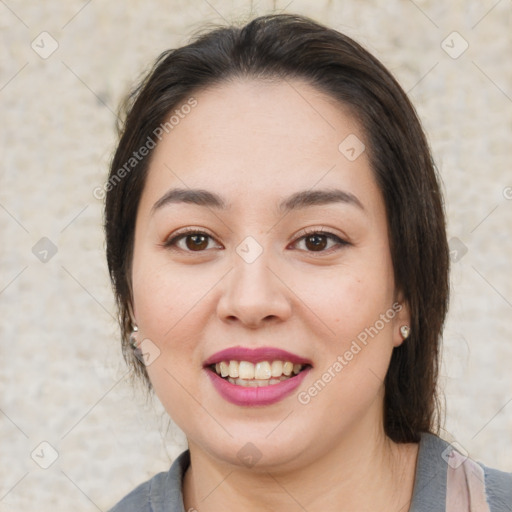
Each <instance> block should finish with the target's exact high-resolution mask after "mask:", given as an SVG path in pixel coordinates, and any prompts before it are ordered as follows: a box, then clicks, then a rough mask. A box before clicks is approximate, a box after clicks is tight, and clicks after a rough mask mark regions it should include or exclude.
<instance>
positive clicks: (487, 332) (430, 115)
mask: <svg viewBox="0 0 512 512" xmlns="http://www.w3.org/2000/svg"><path fill="white" fill-rule="evenodd" d="M270 12H293V13H301V14H305V15H308V16H310V17H312V18H314V19H316V20H317V21H320V22H322V23H325V24H328V25H329V26H331V27H333V28H336V29H338V30H340V31H342V32H345V33H346V34H348V35H350V36H352V37H353V38H355V39H356V40H357V41H359V42H360V43H361V44H363V46H365V47H366V48H367V49H369V50H370V51H371V52H372V53H374V54H375V55H376V56H377V57H378V58H380V59H381V60H382V61H383V62H384V64H385V65H386V66H387V67H388V68H389V69H390V70H391V71H392V72H393V73H394V74H395V76H396V77H397V79H398V80H399V82H400V83H401V85H402V86H403V88H404V89H405V90H406V91H407V92H408V94H409V96H410V97H411V99H412V101H413V103H414V104H415V106H416V108H417V110H418V113H419V115H420V117H421V119H422V121H423V123H424V127H425V129H426V131H427V133H428V137H429V141H430V143H431V146H432V149H433V152H434V156H435V159H436V162H437V164H438V167H439V170H440V173H441V176H442V179H443V182H444V192H445V195H446V209H447V214H448V222H449V223H448V235H449V239H450V247H451V257H452V264H453V268H452V278H451V279H452V300H451V310H450V315H449V320H448V323H447V326H446V330H445V337H444V346H443V365H442V371H441V380H440V385H441V388H442V389H443V391H444V394H445V398H446V421H445V424H444V431H443V436H444V437H445V438H446V439H448V440H449V441H455V442H456V443H458V446H459V447H460V448H461V449H463V450H466V451H467V452H469V454H470V455H471V456H472V457H473V458H475V459H476V460H479V461H482V462H484V463H486V464H487V465H489V466H494V467H497V468H500V469H503V470H508V471H512V385H511V384H512V377H511V372H510V368H511V362H512V236H511V235H512V171H511V164H512V140H511V134H512V66H510V56H511V55H512V30H511V27H512V2H511V0H481V1H476V0H469V1H468V0H453V1H450V2H444V1H441V0H415V1H412V0H391V1H387V0H367V1H355V0H346V1H342V0H329V1H327V0H318V1H315V2H313V1H309V2H307V1H302V0H291V1H290V0H283V1H281V0H279V1H277V0H276V1H264V0H262V1H246V0H244V1H242V0H189V1H184V0H183V1H179V0H167V1H164V0H149V1H148V0H144V1H142V0H134V1H131V2H129V3H128V2H121V1H120V0H110V1H106V0H88V1H84V0H70V1H66V2H64V1H48V2H44V3H43V2H29V1H28V0H0V38H1V43H0V112H1V118H0V119H1V123H0V148H1V159H0V234H1V235H0V236H1V243H0V336H1V342H0V461H1V463H0V510H1V511H4V510H5V511H11V510H12V511H16V512H26V511H32V510H38V511H40V510H52V511H54V512H59V511H64V510H66V511H67V510H70V509H71V508H73V509H74V510H80V511H89V510H90V511H95V510H107V509H108V508H109V507H110V506H112V505H113V504H114V503H115V502H116V501H117V500H119V499H120V498H121V497H122V496H124V495H125V494H126V493H127V492H128V491H129V490H131V489H132V488H133V487H134V486H135V485H137V484H138V483H140V482H142V481H144V480H146V479H148V478H149V477H151V476H152V475H153V474H155V473H156V472H158V471H162V470H166V469H167V468H168V467H169V465H170V463H171V461H172V460H173V459H174V458H175V457H176V455H177V454H179V453H180V452H181V451H182V450H183V449H184V447H185V440H184V437H183V434H182V433H181V432H180V431H179V430H178V429H177V427H175V426H173V425H172V423H170V422H169V420H168V418H167V416H166V415H165V413H164V412H163V411H162V408H161V406H160V405H159V404H158V403H157V401H156V400H153V399H150V400H146V398H145V396H144V393H143V392H141V391H140V390H138V389H137V387H134V386H133V385H132V384H131V382H130V379H129V377H128V375H127V369H126V366H125V364H124V362H123V360H122V357H121V353H120V348H119V335H118V329H117V325H116V321H115V309H114V303H113V296H112V293H111V289H110V283H109V280H108V274H107V269H106V264H105V258H104V238H103V232H102V227H101V225H102V206H103V205H102V201H101V200H99V199H97V198H96V197H95V196H94V195H93V191H94V190H95V188H97V187H98V186H102V184H103V183H104V182H105V180H106V175H107V166H108V162H109V160H110V158H111V155H112V151H113V149H114V146H115V142H116V134H115V121H116V111H117V107H118V104H119V101H120V100H121V98H122V97H123V95H124V94H125V93H126V92H127V91H128V90H129V88H130V86H131V85H132V84H133V83H134V81H135V80H136V79H137V78H138V77H140V76H141V73H143V72H144V71H145V70H147V69H148V67H149V66H150V64H151V63H152V61H153V60H154V59H155V58H156V56H157V55H159V54H160V52H162V51H163V50H165V49H167V48H170V47H175V46H179V45H183V44H185V43H186V42H187V41H188V40H189V37H190V35H191V34H192V32H193V31H195V30H197V29H199V28H200V27H201V26H202V25H203V23H205V22H213V23H223V24H225V23H243V22H245V21H247V20H248V19H250V18H252V17H254V16H256V15H262V14H266V13H270Z"/></svg>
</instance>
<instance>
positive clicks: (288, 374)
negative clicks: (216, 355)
mask: <svg viewBox="0 0 512 512" xmlns="http://www.w3.org/2000/svg"><path fill="white" fill-rule="evenodd" d="M209 368H210V370H211V371H213V372H215V373H216V374H217V375H218V376H219V377H222V378H223V379H225V380H227V381H228V382H230V383H231V384H234V385H236V386H242V387H247V388H249V387H253V388H255V387H264V386H273V385H275V384H279V383H280V382H283V381H285V380H289V379H292V378H293V377H295V376H296V375H298V374H299V373H300V372H302V371H304V370H305V369H307V368H310V365H308V364H297V363H295V364H294V363H292V362H291V361H280V360H274V361H260V362H258V363H251V362H249V361H235V360H230V361H221V362H219V363H216V364H212V365H210V366H209Z"/></svg>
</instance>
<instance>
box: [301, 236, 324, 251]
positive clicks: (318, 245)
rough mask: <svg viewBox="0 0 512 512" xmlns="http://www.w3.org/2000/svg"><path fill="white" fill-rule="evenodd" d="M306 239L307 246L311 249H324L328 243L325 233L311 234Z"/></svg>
mask: <svg viewBox="0 0 512 512" xmlns="http://www.w3.org/2000/svg"><path fill="white" fill-rule="evenodd" d="M305 241H306V247H307V248H308V249H309V250H311V251H322V250H323V249H325V247H326V245H327V238H326V237H325V236H324V235H318V234H315V235H310V236H308V237H307V238H306V240H305Z"/></svg>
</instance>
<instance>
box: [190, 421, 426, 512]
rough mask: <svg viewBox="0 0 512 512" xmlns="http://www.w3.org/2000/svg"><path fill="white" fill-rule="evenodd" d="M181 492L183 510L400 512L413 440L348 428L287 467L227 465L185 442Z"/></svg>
mask: <svg viewBox="0 0 512 512" xmlns="http://www.w3.org/2000/svg"><path fill="white" fill-rule="evenodd" d="M189 445H190V455H191V465H190V468H189V470H188V471H187V473H186V474H185V479H184V484H183V492H184V499H185V509H186V510H190V509H192V510H197V511H199V512H209V511H214V510H220V509H221V507H224V508H230V507H231V506H232V504H233V503H236V504H237V509H240V510H245V511H248V512H250V511H253V510H254V511H256V510H258V511H260V510H269V511H270V510H290V509H291V510H298V511H299V510H304V509H306V510H325V511H328V510H336V511H337V512H345V511H346V512H348V511H354V510H358V511H374V510H399V511H401V512H406V511H407V510H408V509H409V504H410V501H411V498H412V491H413V484H414V475H415V465H416V458H417V450H418V446H417V445H415V444H396V443H394V442H392V441H391V440H390V439H389V438H388V437H386V436H385V434H384V432H383V431H376V432H373V434H372V435H368V431H366V432H364V433H363V432H361V431H359V432H357V431H356V432H354V433H353V434H352V435H351V436H346V437H345V438H344V440H343V441H342V442H341V443H339V444H338V445H337V446H335V447H332V449H330V450H329V452H328V453H325V454H321V455H320V456H318V457H316V458H315V459H314V460H311V461H308V462H307V463H306V464H303V465H301V466H297V467H295V468H293V469H289V468H287V469H280V468H259V469H258V466H257V465H256V466H254V467H253V468H251V469H248V468H245V467H240V466H233V465H231V464H227V463H225V462H221V461H218V460H216V459H214V458H212V457H211V456H209V455H207V454H206V453H205V452H204V451H202V450H201V449H200V448H199V447H197V446H195V445H194V444H190V443H189Z"/></svg>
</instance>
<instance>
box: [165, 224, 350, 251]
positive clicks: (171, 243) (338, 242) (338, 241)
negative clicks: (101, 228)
mask: <svg viewBox="0 0 512 512" xmlns="http://www.w3.org/2000/svg"><path fill="white" fill-rule="evenodd" d="M190 235H204V236H207V237H209V238H210V239H212V240H214V238H213V236H212V235H210V234H209V233H207V232H205V231H201V230H199V229H195V228H185V229H183V230H182V231H181V232H179V233H177V234H176V235H175V236H173V237H172V238H169V239H168V240H167V241H166V242H165V243H164V244H163V247H165V248H168V249H171V250H179V251H183V252H187V253H194V252H197V253H201V252H205V251H206V250H207V249H203V250H200V251H192V250H190V249H183V248H181V247H178V246H177V244H178V242H179V241H180V240H185V239H186V237H187V236H190ZM312 235H321V236H324V237H326V238H328V239H330V240H332V241H334V242H335V246H338V248H342V247H344V246H347V245H350V242H347V241H346V240H343V239H342V238H340V237H339V236H337V235H335V234H334V233H330V232H329V231H324V230H323V229H318V228H308V229H305V230H304V231H303V233H302V234H301V235H300V236H299V237H298V238H297V239H296V240H295V242H294V244H297V243H298V242H300V241H303V240H305V239H307V238H308V237H310V236H312ZM333 249H334V247H329V248H328V249H325V250H321V251H307V250H305V252H308V253H310V254H313V255H314V254H315V253H319V254H330V253H331V252H332V250H333Z"/></svg>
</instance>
